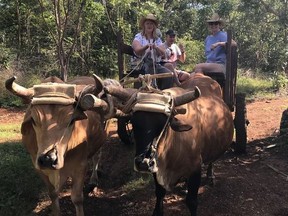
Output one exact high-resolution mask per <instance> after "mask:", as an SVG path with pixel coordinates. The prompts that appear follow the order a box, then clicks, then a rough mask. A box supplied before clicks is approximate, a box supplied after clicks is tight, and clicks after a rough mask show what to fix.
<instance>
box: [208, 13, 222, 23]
mask: <svg viewBox="0 0 288 216" xmlns="http://www.w3.org/2000/svg"><path fill="white" fill-rule="evenodd" d="M206 22H207V23H208V24H209V23H215V22H219V24H220V25H224V23H225V21H224V20H223V19H221V18H220V17H219V15H218V14H217V13H214V14H213V15H212V17H211V18H210V19H209V20H207V21H206Z"/></svg>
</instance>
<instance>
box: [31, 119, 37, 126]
mask: <svg viewBox="0 0 288 216" xmlns="http://www.w3.org/2000/svg"><path fill="white" fill-rule="evenodd" d="M31 122H32V125H34V126H35V125H36V122H35V120H34V119H33V118H31Z"/></svg>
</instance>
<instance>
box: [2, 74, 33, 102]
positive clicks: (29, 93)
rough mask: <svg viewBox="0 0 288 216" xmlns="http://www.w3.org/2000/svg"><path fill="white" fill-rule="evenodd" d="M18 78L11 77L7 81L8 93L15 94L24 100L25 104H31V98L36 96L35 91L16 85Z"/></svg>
mask: <svg viewBox="0 0 288 216" xmlns="http://www.w3.org/2000/svg"><path fill="white" fill-rule="evenodd" d="M15 80H16V76H13V77H11V78H10V79H8V80H6V82H5V87H6V89H7V90H8V91H10V92H11V93H13V94H14V95H16V96H18V97H20V98H22V99H23V103H26V104H27V103H30V102H31V98H32V97H33V95H34V91H33V90H32V89H28V88H25V87H23V86H20V85H19V84H17V83H15V82H14V81H15Z"/></svg>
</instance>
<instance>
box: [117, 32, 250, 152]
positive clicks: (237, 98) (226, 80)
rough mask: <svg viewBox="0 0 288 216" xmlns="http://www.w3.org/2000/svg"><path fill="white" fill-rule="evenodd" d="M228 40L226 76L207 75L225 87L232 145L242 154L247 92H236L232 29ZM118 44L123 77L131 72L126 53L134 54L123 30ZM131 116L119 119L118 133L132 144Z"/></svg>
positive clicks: (246, 123)
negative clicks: (125, 61)
mask: <svg viewBox="0 0 288 216" xmlns="http://www.w3.org/2000/svg"><path fill="white" fill-rule="evenodd" d="M227 35H228V40H227V44H226V53H227V56H226V59H227V60H226V77H225V76H224V73H221V72H220V73H219V72H209V73H206V74H205V75H207V76H210V77H211V78H213V79H215V80H216V81H217V82H218V83H219V84H220V85H221V86H222V89H223V99H224V101H225V103H226V104H227V106H228V107H229V109H230V110H231V112H234V127H235V132H236V137H235V143H234V145H233V146H232V147H233V148H234V150H235V152H236V153H238V154H242V153H245V152H246V144H247V125H248V120H247V113H246V103H245V94H243V93H236V81H237V60H238V53H237V47H236V46H232V31H231V30H228V31H227ZM117 44H118V69H119V78H120V79H122V78H123V77H124V76H126V75H127V74H129V71H127V70H126V69H125V63H124V54H127V55H128V56H133V55H134V53H133V49H132V47H131V46H130V45H127V44H125V43H124V42H123V37H122V34H121V32H119V33H118V36H117ZM141 73H143V71H141V70H135V71H133V72H132V73H131V74H129V76H130V77H138V75H139V74H141ZM134 87H135V88H138V87H139V83H138V86H137V83H135V85H134ZM128 122H129V118H120V119H118V131H117V132H118V135H119V137H120V139H121V140H122V141H123V142H124V143H126V144H131V143H132V139H131V131H130V128H129V125H128Z"/></svg>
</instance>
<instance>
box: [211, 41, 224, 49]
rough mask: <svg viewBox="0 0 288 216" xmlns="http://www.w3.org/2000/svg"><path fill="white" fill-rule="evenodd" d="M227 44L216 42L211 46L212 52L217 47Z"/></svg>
mask: <svg viewBox="0 0 288 216" xmlns="http://www.w3.org/2000/svg"><path fill="white" fill-rule="evenodd" d="M225 44H226V43H225V42H216V43H214V44H212V45H211V50H214V49H215V48H216V47H217V46H225Z"/></svg>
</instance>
